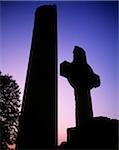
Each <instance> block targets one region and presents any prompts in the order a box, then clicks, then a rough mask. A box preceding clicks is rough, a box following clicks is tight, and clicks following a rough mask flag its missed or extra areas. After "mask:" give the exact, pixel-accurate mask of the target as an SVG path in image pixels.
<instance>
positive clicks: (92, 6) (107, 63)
mask: <svg viewBox="0 0 119 150" xmlns="http://www.w3.org/2000/svg"><path fill="white" fill-rule="evenodd" d="M44 4H56V5H57V19H58V67H59V64H60V63H61V62H62V61H64V60H67V61H72V56H73V55H72V52H73V48H74V46H75V45H78V46H81V47H82V48H84V50H85V51H86V54H87V60H88V63H89V64H90V65H91V66H92V68H93V70H94V72H95V73H96V74H98V75H100V78H101V86H100V87H99V88H97V89H92V92H91V94H92V104H93V112H94V116H107V117H110V118H116V119H119V113H118V112H117V110H118V104H119V102H118V99H117V98H118V95H117V91H118V85H117V84H118V78H117V71H118V70H117V65H118V41H117V40H118V4H117V2H113V1H110V2H103V1H100V2H96V1H92V2H90V1H77V2H71V1H70V2H63V1H61V2H41V1H39V2H38V1H36V2H32V1H30V2H24V1H21V2H15V1H13V2H1V1H0V70H1V71H2V72H3V74H6V73H9V74H10V75H12V76H13V78H14V79H16V80H17V82H18V84H19V85H20V89H21V92H22V95H23V91H24V84H25V78H26V71H27V65H28V59H29V53H30V47H31V39H32V31H33V24H34V13H35V9H36V8H37V7H38V6H40V5H44ZM22 95H21V99H22ZM73 126H75V100H74V91H73V89H72V87H71V86H70V85H69V83H68V81H67V80H66V79H65V78H63V77H60V76H59V74H58V135H59V143H60V142H61V141H64V140H66V129H67V128H68V127H73Z"/></svg>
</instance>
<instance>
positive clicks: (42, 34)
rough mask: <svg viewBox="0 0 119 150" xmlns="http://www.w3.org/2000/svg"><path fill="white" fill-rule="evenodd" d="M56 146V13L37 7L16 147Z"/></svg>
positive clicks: (54, 8) (48, 8)
mask: <svg viewBox="0 0 119 150" xmlns="http://www.w3.org/2000/svg"><path fill="white" fill-rule="evenodd" d="M56 145H57V12H56V6H55V5H44V6H41V7H39V8H37V10H36V13H35V23H34V29H33V38H32V45H31V52H30V58H29V64H28V71H27V77H26V84H25V91H24V97H23V105H22V112H21V118H20V128H19V135H18V149H40V148H43V149H44V148H47V149H49V148H55V146H56Z"/></svg>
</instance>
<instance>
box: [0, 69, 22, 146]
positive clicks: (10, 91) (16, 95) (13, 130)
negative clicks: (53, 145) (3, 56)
mask: <svg viewBox="0 0 119 150" xmlns="http://www.w3.org/2000/svg"><path fill="white" fill-rule="evenodd" d="M19 108H20V89H19V86H18V84H17V83H16V81H15V80H13V78H12V76H10V75H8V74H7V75H2V73H1V72H0V122H1V140H2V141H1V148H2V149H7V144H14V143H15V142H16V137H17V132H18V122H19V121H18V120H19V115H20V110H19Z"/></svg>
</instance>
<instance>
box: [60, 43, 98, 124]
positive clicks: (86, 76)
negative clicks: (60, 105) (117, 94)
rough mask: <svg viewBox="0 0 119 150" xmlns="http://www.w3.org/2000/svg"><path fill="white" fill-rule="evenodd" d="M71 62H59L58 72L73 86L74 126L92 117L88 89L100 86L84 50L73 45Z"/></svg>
mask: <svg viewBox="0 0 119 150" xmlns="http://www.w3.org/2000/svg"><path fill="white" fill-rule="evenodd" d="M73 57H74V58H73V61H72V63H70V62H67V61H64V62H63V63H61V64H60V74H61V76H64V77H66V78H67V79H68V81H69V83H70V85H71V86H72V87H73V88H74V93H75V103H76V111H75V112H76V127H79V126H81V125H83V124H84V123H86V122H87V121H89V120H90V119H92V118H93V109H92V102H91V95H90V90H91V89H92V88H94V87H98V86H100V79H99V76H98V75H97V74H95V73H94V72H93V70H92V68H91V67H90V66H89V64H88V63H87V59H86V54H85V51H84V50H83V49H82V48H80V47H78V46H75V47H74V51H73Z"/></svg>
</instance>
